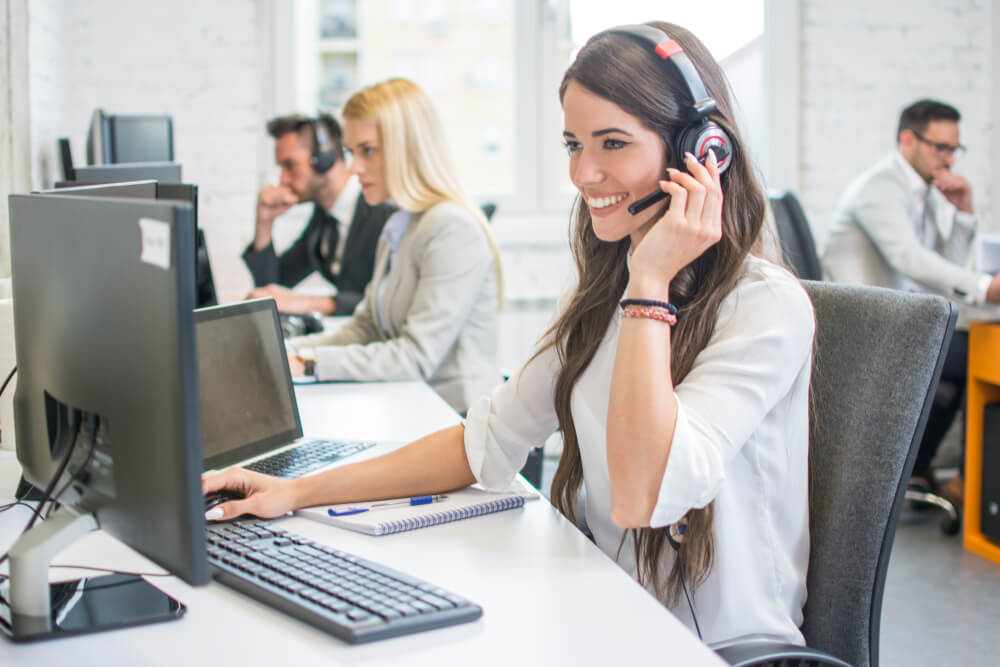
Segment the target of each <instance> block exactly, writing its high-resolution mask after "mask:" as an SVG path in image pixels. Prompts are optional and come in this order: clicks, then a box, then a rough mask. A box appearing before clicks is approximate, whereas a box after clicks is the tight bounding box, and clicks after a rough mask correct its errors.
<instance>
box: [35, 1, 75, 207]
mask: <svg viewBox="0 0 1000 667" xmlns="http://www.w3.org/2000/svg"><path fill="white" fill-rule="evenodd" d="M63 5H64V3H63V2H60V0H34V1H33V2H30V3H28V12H29V13H28V61H29V72H30V80H29V82H28V85H29V87H30V88H29V92H30V101H29V104H30V109H31V116H30V119H31V120H30V122H31V128H30V136H31V154H32V161H31V183H32V187H34V188H46V187H51V185H52V182H53V178H55V179H57V180H58V179H60V178H62V175H61V170H60V167H59V151H58V148H57V146H56V140H57V139H58V138H59V137H61V136H64V135H63V134H61V133H62V132H63V111H64V109H65V92H66V91H65V68H64V64H63V63H64V60H65V54H64V49H63V39H64V35H65V32H64V25H65V24H64V14H63V11H62V9H63ZM81 156H82V153H81Z"/></svg>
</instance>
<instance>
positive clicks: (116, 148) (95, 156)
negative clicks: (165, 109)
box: [87, 109, 174, 164]
mask: <svg viewBox="0 0 1000 667" xmlns="http://www.w3.org/2000/svg"><path fill="white" fill-rule="evenodd" d="M173 160H174V129H173V120H172V118H171V117H170V116H169V115H166V114H106V113H104V111H103V110H101V109H95V110H94V113H93V115H92V116H91V120H90V129H89V130H88V132H87V164H120V163H126V162H173Z"/></svg>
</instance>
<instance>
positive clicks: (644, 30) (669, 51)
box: [601, 24, 716, 119]
mask: <svg viewBox="0 0 1000 667" xmlns="http://www.w3.org/2000/svg"><path fill="white" fill-rule="evenodd" d="M601 34H602V35H604V34H617V35H627V36H629V37H631V38H633V39H636V40H638V41H640V42H644V43H646V44H649V45H650V46H652V47H653V53H655V54H656V55H657V57H659V58H660V60H664V61H666V62H668V63H670V64H672V65H673V66H674V67H675V68H676V69H677V71H678V73H680V75H681V78H683V79H684V84H685V85H686V86H687V89H688V92H689V93H690V94H691V99H692V100H694V104H693V110H694V113H695V118H696V119H702V118H707V117H708V116H709V114H711V113H712V112H714V111H715V109H716V105H715V100H714V99H712V98H711V97H710V96H709V95H708V93H707V92H706V91H705V84H704V83H702V81H701V77H700V76H698V70H696V69H695V68H694V65H693V64H692V63H691V59H690V58H688V57H687V54H686V53H684V49H683V47H681V45H680V44H678V43H677V42H676V41H675V40H673V39H671V38H670V37H668V36H667V34H666V33H665V32H663V31H662V30H660V29H659V28H654V27H653V26H650V25H641V24H640V25H623V26H618V27H617V28H610V29H609V30H605V31H604V32H603V33H601Z"/></svg>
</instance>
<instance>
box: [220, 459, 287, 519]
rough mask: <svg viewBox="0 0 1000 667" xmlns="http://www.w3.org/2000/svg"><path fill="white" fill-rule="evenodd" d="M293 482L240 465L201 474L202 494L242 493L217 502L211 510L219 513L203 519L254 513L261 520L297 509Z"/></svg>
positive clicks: (229, 517) (225, 517)
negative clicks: (238, 496)
mask: <svg viewBox="0 0 1000 667" xmlns="http://www.w3.org/2000/svg"><path fill="white" fill-rule="evenodd" d="M294 481H295V480H291V479H282V478H279V477H271V476H270V475H262V474H261V473H258V472H253V471H251V470H245V469H243V468H227V469H226V470H223V471H222V472H220V473H216V474H214V475H203V476H202V478H201V492H202V494H208V493H212V492H213V491H232V492H236V493H238V494H241V495H242V496H243V499H242V500H230V501H228V502H225V503H222V504H219V505H216V506H215V507H214V508H212V509H213V510H220V509H221V510H222V514H221V515H220V516H212V517H206V518H211V519H214V520H224V519H231V518H233V517H235V516H239V515H241V514H253V515H254V516H259V517H261V518H262V519H272V518H274V517H279V516H282V515H283V514H285V513H287V512H290V511H291V510H293V509H295V508H296V505H295V493H294Z"/></svg>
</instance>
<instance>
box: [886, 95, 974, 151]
mask: <svg viewBox="0 0 1000 667" xmlns="http://www.w3.org/2000/svg"><path fill="white" fill-rule="evenodd" d="M961 118H962V114H960V113H958V109H956V108H955V107H953V106H951V105H950V104H945V103H944V102H938V101H937V100H930V99H923V100H917V101H916V102H914V103H913V104H911V105H910V106H908V107H906V108H905V109H903V113H901V114H899V129H897V130H896V142H897V143H899V135H900V134H902V133H903V130H912V131H913V132H917V133H918V134H923V133H924V132H926V131H927V126H928V125H930V123H931V121H934V120H950V121H953V122H956V123H957V122H958V121H959V120H961Z"/></svg>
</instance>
